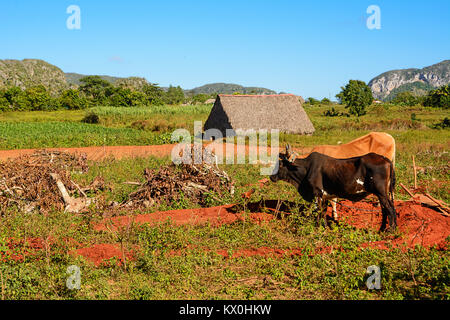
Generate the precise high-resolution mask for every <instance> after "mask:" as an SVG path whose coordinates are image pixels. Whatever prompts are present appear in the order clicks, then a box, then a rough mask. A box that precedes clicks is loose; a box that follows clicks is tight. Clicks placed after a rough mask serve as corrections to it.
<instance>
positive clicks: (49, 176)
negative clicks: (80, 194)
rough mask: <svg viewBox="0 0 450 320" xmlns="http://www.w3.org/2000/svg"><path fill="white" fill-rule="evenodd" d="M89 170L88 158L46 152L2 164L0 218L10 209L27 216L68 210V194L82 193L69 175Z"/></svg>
mask: <svg viewBox="0 0 450 320" xmlns="http://www.w3.org/2000/svg"><path fill="white" fill-rule="evenodd" d="M87 169H88V166H87V159H86V156H85V155H77V156H75V155H72V154H68V153H63V152H58V151H51V152H50V151H46V150H40V151H36V152H35V153H33V154H32V155H25V156H21V157H19V158H17V159H14V160H12V161H8V162H5V163H1V162H0V214H2V215H3V214H4V213H5V212H6V210H7V208H11V207H17V208H18V209H19V210H21V211H24V212H27V213H28V212H31V211H33V210H35V209H37V210H39V211H40V212H44V213H45V212H48V211H49V210H51V209H56V210H64V209H67V205H68V204H70V203H67V202H66V201H70V200H73V199H72V198H71V197H70V195H69V193H75V192H77V191H79V187H78V186H77V185H76V184H75V183H74V182H73V181H72V180H71V177H70V173H71V172H72V171H77V172H86V171H87ZM64 190H65V194H64V192H63V191H64Z"/></svg>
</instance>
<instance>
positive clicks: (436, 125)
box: [431, 117, 450, 129]
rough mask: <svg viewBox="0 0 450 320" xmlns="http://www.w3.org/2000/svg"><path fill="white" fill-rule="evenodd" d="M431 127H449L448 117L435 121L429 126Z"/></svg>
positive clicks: (449, 120)
mask: <svg viewBox="0 0 450 320" xmlns="http://www.w3.org/2000/svg"><path fill="white" fill-rule="evenodd" d="M431 127H432V128H433V129H449V128H450V119H449V118H448V117H445V118H444V119H443V120H442V121H440V122H438V123H435V124H433V125H432V126H431Z"/></svg>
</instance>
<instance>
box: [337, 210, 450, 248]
mask: <svg viewBox="0 0 450 320" xmlns="http://www.w3.org/2000/svg"><path fill="white" fill-rule="evenodd" d="M339 203H341V204H343V205H345V206H346V207H343V206H338V214H339V220H341V221H342V220H346V221H347V222H348V223H349V224H350V225H353V226H355V227H356V228H365V229H368V228H373V229H376V230H378V229H379V227H380V225H381V209H380V208H379V207H375V205H374V204H373V203H367V202H358V203H352V202H350V201H340V202H339ZM348 207H354V208H348ZM395 208H396V211H397V213H398V215H399V216H398V217H397V224H398V228H399V230H400V232H401V233H403V236H402V237H400V238H396V239H392V241H391V244H392V246H394V247H398V246H400V245H401V244H406V246H408V247H410V248H412V247H414V246H415V245H418V244H419V245H422V246H424V247H431V246H434V245H436V246H437V247H438V248H440V249H446V238H447V237H449V236H450V218H448V217H445V216H443V215H442V214H440V213H439V212H437V211H435V210H433V209H431V208H428V207H425V206H422V205H420V204H416V203H414V202H411V201H396V202H395ZM358 209H362V210H358ZM368 210H373V211H375V210H376V211H377V212H369V211H368ZM328 214H331V208H329V209H328ZM365 246H368V247H375V248H388V247H387V241H378V242H373V243H368V244H366V245H365Z"/></svg>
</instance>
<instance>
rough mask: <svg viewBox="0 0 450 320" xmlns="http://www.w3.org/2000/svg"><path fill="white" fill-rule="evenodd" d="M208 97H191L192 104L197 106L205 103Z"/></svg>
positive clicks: (203, 95)
mask: <svg viewBox="0 0 450 320" xmlns="http://www.w3.org/2000/svg"><path fill="white" fill-rule="evenodd" d="M209 98H210V96H209V95H208V94H205V93H199V94H196V95H195V96H193V97H192V100H191V102H192V104H199V103H205V102H206V100H208V99H209Z"/></svg>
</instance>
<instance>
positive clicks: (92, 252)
mask: <svg viewBox="0 0 450 320" xmlns="http://www.w3.org/2000/svg"><path fill="white" fill-rule="evenodd" d="M74 253H75V254H78V255H81V256H83V257H84V258H86V259H87V260H89V261H91V262H92V263H94V265H95V266H97V267H98V266H100V265H102V264H104V263H105V262H106V261H107V260H109V259H111V258H116V259H118V260H119V261H118V264H119V265H121V264H122V263H123V258H122V251H121V250H120V245H117V244H110V243H102V244H94V245H93V246H91V247H87V248H81V249H78V250H75V251H74ZM125 257H126V259H128V260H131V259H133V258H134V254H133V251H125Z"/></svg>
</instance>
